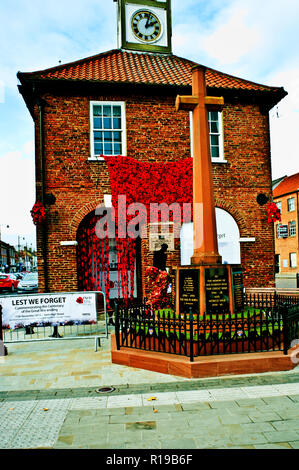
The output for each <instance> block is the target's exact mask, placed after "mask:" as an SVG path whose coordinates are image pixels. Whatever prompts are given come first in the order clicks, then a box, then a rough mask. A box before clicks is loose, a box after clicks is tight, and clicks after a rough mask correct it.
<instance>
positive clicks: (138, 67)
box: [17, 49, 287, 99]
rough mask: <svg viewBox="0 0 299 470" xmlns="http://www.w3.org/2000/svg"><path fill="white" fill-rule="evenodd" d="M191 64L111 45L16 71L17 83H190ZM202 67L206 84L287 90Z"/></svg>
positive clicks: (257, 90) (211, 86) (179, 84)
mask: <svg viewBox="0 0 299 470" xmlns="http://www.w3.org/2000/svg"><path fill="white" fill-rule="evenodd" d="M195 65H200V64H198V63H197V62H194V61H193V60H190V59H186V58H183V57H179V56H177V55H174V54H167V55H166V54H160V53H154V52H144V51H140V52H139V51H138V52H137V51H126V50H123V49H111V50H109V51H106V52H102V53H99V54H95V55H92V56H90V57H87V58H84V59H79V60H76V61H73V62H69V63H66V64H59V65H57V66H55V67H50V68H48V69H44V70H39V71H35V72H18V74H17V75H18V78H19V80H20V81H21V83H22V82H23V81H27V80H60V81H61V80H68V81H71V80H73V81H75V80H79V81H83V80H84V81H102V82H114V83H139V84H142V83H143V84H150V85H166V86H167V85H172V86H173V85H175V86H191V85H192V77H191V69H192V67H193V66H195ZM206 70H207V86H208V87H209V88H218V89H238V90H245V91H255V92H273V93H278V95H279V99H281V98H282V97H283V96H285V95H286V94H287V93H286V92H285V91H284V89H283V88H282V87H273V86H268V85H262V84H259V83H256V82H253V81H250V80H247V79H243V78H239V77H236V76H234V75H231V74H227V73H225V72H221V71H218V70H216V69H212V68H210V67H206Z"/></svg>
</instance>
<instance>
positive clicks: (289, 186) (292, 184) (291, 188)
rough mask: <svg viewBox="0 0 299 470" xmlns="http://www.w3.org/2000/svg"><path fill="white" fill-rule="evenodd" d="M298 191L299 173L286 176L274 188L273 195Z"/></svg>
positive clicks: (277, 195)
mask: <svg viewBox="0 0 299 470" xmlns="http://www.w3.org/2000/svg"><path fill="white" fill-rule="evenodd" d="M296 191H299V173H296V174H295V175H292V176H286V177H285V178H284V179H283V180H282V181H281V182H280V183H279V185H277V186H276V188H275V189H274V190H273V197H279V196H283V195H284V194H289V193H294V192H296Z"/></svg>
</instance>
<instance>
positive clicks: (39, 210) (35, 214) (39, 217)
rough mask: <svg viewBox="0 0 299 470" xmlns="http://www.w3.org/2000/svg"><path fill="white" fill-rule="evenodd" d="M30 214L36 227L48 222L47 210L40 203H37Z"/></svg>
mask: <svg viewBox="0 0 299 470" xmlns="http://www.w3.org/2000/svg"><path fill="white" fill-rule="evenodd" d="M30 213H31V217H32V220H33V223H34V225H38V224H41V223H43V222H44V221H45V220H46V209H45V207H44V205H43V204H42V203H41V202H40V201H36V203H35V204H34V206H33V207H32V209H31V211H30Z"/></svg>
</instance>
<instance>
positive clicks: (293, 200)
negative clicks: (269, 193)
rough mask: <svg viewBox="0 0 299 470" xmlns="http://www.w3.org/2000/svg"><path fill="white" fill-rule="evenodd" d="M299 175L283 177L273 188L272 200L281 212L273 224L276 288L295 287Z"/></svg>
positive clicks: (297, 270) (297, 246)
mask: <svg viewBox="0 0 299 470" xmlns="http://www.w3.org/2000/svg"><path fill="white" fill-rule="evenodd" d="M298 198H299V173H296V174H295V175H291V176H285V177H283V178H281V179H280V181H279V182H278V184H277V183H276V184H274V187H273V200H274V201H275V202H276V205H277V206H278V208H279V209H280V212H281V222H278V223H276V224H275V259H276V284H277V287H290V288H294V287H297V274H298V273H299V268H298V260H299V234H298V214H299V205H298Z"/></svg>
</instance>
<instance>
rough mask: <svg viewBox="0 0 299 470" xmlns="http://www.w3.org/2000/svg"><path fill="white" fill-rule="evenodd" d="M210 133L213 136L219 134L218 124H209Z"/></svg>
mask: <svg viewBox="0 0 299 470" xmlns="http://www.w3.org/2000/svg"><path fill="white" fill-rule="evenodd" d="M210 131H211V132H212V133H214V134H218V133H219V123H218V122H211V123H210Z"/></svg>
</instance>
